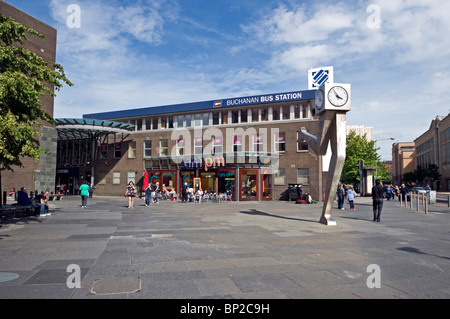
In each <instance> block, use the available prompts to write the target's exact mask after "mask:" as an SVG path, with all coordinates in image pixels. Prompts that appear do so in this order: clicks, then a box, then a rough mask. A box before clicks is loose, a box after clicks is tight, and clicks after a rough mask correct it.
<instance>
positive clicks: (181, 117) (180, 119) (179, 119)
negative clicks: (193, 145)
mask: <svg viewBox="0 0 450 319" xmlns="http://www.w3.org/2000/svg"><path fill="white" fill-rule="evenodd" d="M185 124H186V123H185V122H184V115H178V117H177V125H178V127H184V125H185Z"/></svg>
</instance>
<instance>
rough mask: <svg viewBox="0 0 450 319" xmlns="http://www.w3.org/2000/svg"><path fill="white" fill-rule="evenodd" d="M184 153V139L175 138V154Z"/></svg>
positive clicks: (180, 154) (181, 154)
mask: <svg viewBox="0 0 450 319" xmlns="http://www.w3.org/2000/svg"><path fill="white" fill-rule="evenodd" d="M183 155H184V139H179V140H177V156H183Z"/></svg>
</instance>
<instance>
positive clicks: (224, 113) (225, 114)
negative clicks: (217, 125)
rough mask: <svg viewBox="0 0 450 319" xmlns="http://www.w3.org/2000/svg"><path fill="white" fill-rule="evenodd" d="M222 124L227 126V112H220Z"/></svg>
mask: <svg viewBox="0 0 450 319" xmlns="http://www.w3.org/2000/svg"><path fill="white" fill-rule="evenodd" d="M222 124H228V111H223V112H222Z"/></svg>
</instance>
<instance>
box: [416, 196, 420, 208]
mask: <svg viewBox="0 0 450 319" xmlns="http://www.w3.org/2000/svg"><path fill="white" fill-rule="evenodd" d="M419 196H420V195H419V194H417V211H419V210H420V205H419Z"/></svg>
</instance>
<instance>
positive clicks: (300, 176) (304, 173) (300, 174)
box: [297, 168, 309, 185]
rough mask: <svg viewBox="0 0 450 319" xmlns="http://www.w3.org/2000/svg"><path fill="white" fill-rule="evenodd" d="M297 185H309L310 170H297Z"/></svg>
mask: <svg viewBox="0 0 450 319" xmlns="http://www.w3.org/2000/svg"><path fill="white" fill-rule="evenodd" d="M297 183H298V184H303V185H309V168H297Z"/></svg>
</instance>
